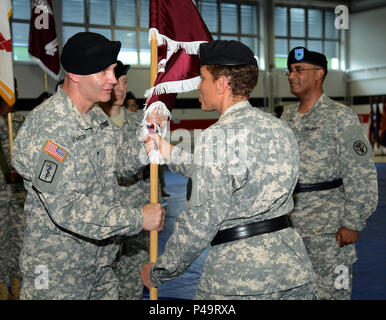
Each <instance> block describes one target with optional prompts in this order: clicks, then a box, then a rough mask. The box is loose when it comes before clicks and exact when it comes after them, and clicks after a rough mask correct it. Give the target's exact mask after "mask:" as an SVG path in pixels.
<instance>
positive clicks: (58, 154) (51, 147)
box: [43, 140, 67, 162]
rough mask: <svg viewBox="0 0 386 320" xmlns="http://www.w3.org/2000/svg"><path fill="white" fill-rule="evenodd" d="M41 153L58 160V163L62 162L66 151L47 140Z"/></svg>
mask: <svg viewBox="0 0 386 320" xmlns="http://www.w3.org/2000/svg"><path fill="white" fill-rule="evenodd" d="M43 151H45V152H47V153H48V154H49V155H51V156H53V157H54V158H55V159H58V160H59V161H60V162H63V160H64V158H65V157H66V155H67V151H66V150H64V149H62V148H61V147H59V146H58V145H57V144H55V143H53V142H52V141H50V140H48V141H47V143H46V145H45V146H44V148H43Z"/></svg>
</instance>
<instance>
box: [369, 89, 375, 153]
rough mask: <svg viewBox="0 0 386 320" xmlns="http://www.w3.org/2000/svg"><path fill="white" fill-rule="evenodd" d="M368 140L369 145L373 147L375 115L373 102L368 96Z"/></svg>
mask: <svg viewBox="0 0 386 320" xmlns="http://www.w3.org/2000/svg"><path fill="white" fill-rule="evenodd" d="M369 141H370V144H371V147H372V148H374V143H375V115H374V109H373V102H372V100H371V97H370V116H369Z"/></svg>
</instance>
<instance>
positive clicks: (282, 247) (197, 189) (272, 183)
mask: <svg viewBox="0 0 386 320" xmlns="http://www.w3.org/2000/svg"><path fill="white" fill-rule="evenodd" d="M215 137H216V138H215ZM223 138H224V139H223ZM214 139H216V140H214ZM214 141H216V142H214ZM190 157H191V156H190V155H189V154H187V153H186V152H184V151H183V150H181V149H179V148H178V147H175V148H174V149H173V151H172V154H171V164H170V168H171V169H172V170H173V171H175V172H180V173H183V174H184V175H185V176H187V177H189V182H188V187H187V201H186V205H185V211H184V212H183V213H182V214H180V215H179V216H178V218H177V221H176V224H175V227H174V232H173V234H172V235H171V237H170V238H169V240H168V242H167V244H166V248H165V252H164V254H162V255H161V256H160V257H159V258H158V260H157V261H156V262H155V264H154V266H153V268H152V272H151V280H152V282H153V283H154V284H155V285H156V286H158V285H160V284H161V283H162V282H164V281H166V280H169V279H172V278H175V277H176V276H178V275H179V274H181V273H183V272H184V271H185V269H186V268H188V267H189V265H190V264H191V263H192V262H193V261H194V260H195V259H196V258H197V257H198V256H199V255H200V254H201V253H202V251H203V250H204V249H205V248H206V247H207V246H208V245H209V243H210V242H211V240H212V239H213V238H214V236H215V235H216V233H217V232H218V231H219V230H223V229H227V228H230V227H234V226H237V225H243V224H248V223H252V222H257V221H262V220H267V219H271V218H275V217H278V216H282V215H284V214H287V213H289V212H291V211H292V209H293V200H292V192H293V189H294V188H295V185H296V181H297V177H298V165H299V154H298V149H297V145H296V141H295V137H294V135H293V133H292V132H291V130H290V129H289V128H288V127H286V126H285V125H283V123H282V122H281V121H280V120H278V119H276V118H274V117H273V116H271V115H269V114H267V113H265V112H262V111H260V110H258V109H256V108H253V107H252V106H251V105H250V104H249V102H247V101H244V102H240V103H237V104H234V105H232V106H230V107H228V109H227V110H226V111H225V112H224V113H223V114H222V115H221V116H220V118H219V120H218V122H216V123H215V124H214V125H212V126H211V127H209V128H208V129H206V130H205V131H204V132H203V133H202V135H201V137H200V139H199V141H198V144H196V146H195V152H194V163H193V162H192V159H189V158H190ZM181 160H183V161H184V163H180V164H178V165H175V164H173V163H174V162H177V163H179V162H180V161H181ZM312 279H313V270H312V266H311V262H310V260H309V257H308V255H307V253H306V249H305V247H304V245H303V242H302V239H301V237H300V235H299V234H298V233H297V232H296V231H295V230H294V229H292V228H286V229H283V230H280V231H278V232H273V233H268V234H263V235H259V236H254V237H250V238H246V239H242V240H237V241H233V242H228V243H224V244H220V245H217V246H214V247H211V248H210V249H209V252H208V255H207V257H206V260H205V263H204V267H203V271H202V275H201V280H200V283H199V286H198V292H197V295H196V297H195V298H196V299H214V298H216V297H222V298H224V297H226V296H236V295H237V296H239V298H243V296H245V298H248V297H251V296H254V297H255V298H258V297H259V298H262V295H267V294H273V293H277V292H280V291H286V290H290V289H292V288H295V287H299V286H303V285H306V286H309V284H310V283H311V281H312ZM290 295H291V294H288V295H287V298H289V296H290ZM311 295H312V293H311V292H310V290H309V289H308V290H307V294H305V295H304V296H303V298H309V297H310V296H311Z"/></svg>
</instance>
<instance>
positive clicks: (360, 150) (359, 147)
mask: <svg viewBox="0 0 386 320" xmlns="http://www.w3.org/2000/svg"><path fill="white" fill-rule="evenodd" d="M353 148H354V150H355V152H356V153H357V154H359V155H360V156H364V155H365V154H367V147H366V145H365V143H364V142H363V141H361V140H356V141H355V142H354V144H353Z"/></svg>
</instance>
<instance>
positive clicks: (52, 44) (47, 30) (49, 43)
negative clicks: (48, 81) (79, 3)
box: [28, 0, 60, 80]
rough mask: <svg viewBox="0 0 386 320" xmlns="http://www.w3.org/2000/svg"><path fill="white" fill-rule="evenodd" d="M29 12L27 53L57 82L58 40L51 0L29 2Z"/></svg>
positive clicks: (58, 63)
mask: <svg viewBox="0 0 386 320" xmlns="http://www.w3.org/2000/svg"><path fill="white" fill-rule="evenodd" d="M31 10H32V11H31V20H30V30H29V44H28V52H29V54H30V56H31V57H32V58H34V59H35V60H36V61H37V63H38V64H39V66H40V67H41V68H42V69H43V71H44V72H46V73H47V74H49V75H50V76H51V77H53V78H54V79H56V80H58V78H59V73H60V62H59V50H58V38H57V37H56V30H55V21H54V15H53V11H52V4H51V0H31Z"/></svg>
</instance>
